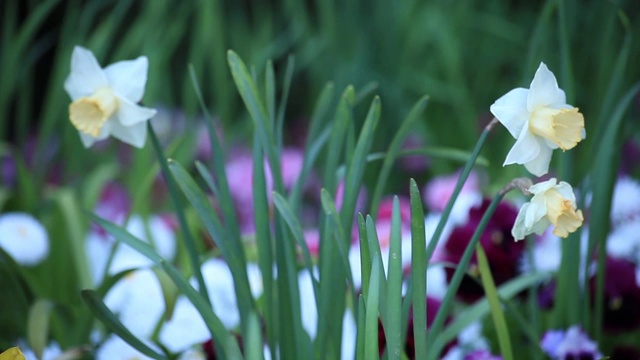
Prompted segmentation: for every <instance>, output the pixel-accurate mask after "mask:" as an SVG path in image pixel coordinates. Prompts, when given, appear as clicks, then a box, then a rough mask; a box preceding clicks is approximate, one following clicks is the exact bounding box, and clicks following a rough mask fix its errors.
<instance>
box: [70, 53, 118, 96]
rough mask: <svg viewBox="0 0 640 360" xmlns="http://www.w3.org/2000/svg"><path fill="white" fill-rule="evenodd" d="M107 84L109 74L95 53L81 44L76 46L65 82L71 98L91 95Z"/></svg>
mask: <svg viewBox="0 0 640 360" xmlns="http://www.w3.org/2000/svg"><path fill="white" fill-rule="evenodd" d="M107 85H108V82H107V76H106V75H105V73H104V71H103V70H102V68H101V67H100V64H98V60H96V57H95V56H93V53H92V52H91V51H89V50H87V49H85V48H83V47H80V46H76V47H74V48H73V53H72V54H71V73H70V74H69V76H68V77H67V79H66V81H65V82H64V89H65V90H66V91H67V93H69V96H71V99H73V100H76V99H78V98H81V97H83V96H89V95H91V94H93V93H94V92H95V91H96V90H97V89H99V88H101V87H103V86H107Z"/></svg>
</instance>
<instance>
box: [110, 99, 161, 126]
mask: <svg viewBox="0 0 640 360" xmlns="http://www.w3.org/2000/svg"><path fill="white" fill-rule="evenodd" d="M156 112H157V111H156V109H152V108H147V107H144V106H140V105H138V104H136V103H134V102H132V101H131V100H129V99H126V98H123V97H121V96H118V111H117V113H116V115H117V117H118V121H119V122H120V123H121V124H122V125H124V126H131V125H134V124H138V123H140V122H143V121H147V120H149V119H151V118H152V117H153V116H154V115H155V114H156Z"/></svg>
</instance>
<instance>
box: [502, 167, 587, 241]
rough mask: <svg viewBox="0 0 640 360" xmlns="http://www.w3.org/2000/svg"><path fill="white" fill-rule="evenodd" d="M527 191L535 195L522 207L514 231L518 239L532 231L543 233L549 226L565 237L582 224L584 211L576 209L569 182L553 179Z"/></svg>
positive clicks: (515, 237) (514, 235)
mask: <svg viewBox="0 0 640 360" xmlns="http://www.w3.org/2000/svg"><path fill="white" fill-rule="evenodd" d="M528 192H529V193H531V194H533V198H531V201H529V202H528V203H525V204H524V205H523V206H522V208H520V212H518V216H517V217H516V221H515V223H514V225H513V229H512V230H511V234H512V235H513V237H514V239H516V241H517V240H522V239H524V237H525V236H527V235H529V234H532V233H536V234H538V235H540V234H542V233H543V232H544V231H545V230H546V229H547V228H548V227H549V226H550V225H553V226H554V228H553V234H554V235H556V236H559V237H562V238H565V237H567V236H569V234H570V233H572V232H574V231H576V230H577V229H578V228H579V227H580V226H581V225H582V222H583V221H584V218H583V216H582V211H580V210H577V209H576V197H575V195H574V194H573V189H572V188H571V185H569V184H568V183H566V182H564V181H561V182H560V183H558V182H557V180H556V179H555V178H552V179H550V180H547V181H543V182H540V183H537V184H535V185H532V186H531V187H530V188H529V189H528Z"/></svg>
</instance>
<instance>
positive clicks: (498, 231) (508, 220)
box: [443, 199, 525, 302]
mask: <svg viewBox="0 0 640 360" xmlns="http://www.w3.org/2000/svg"><path fill="white" fill-rule="evenodd" d="M489 204H490V200H489V199H484V200H483V202H482V204H480V205H479V206H476V207H474V208H471V209H470V210H469V220H468V221H467V223H466V224H465V225H463V226H459V227H457V228H455V229H454V230H453V231H452V232H451V235H449V238H448V239H447V242H446V243H445V245H444V251H443V253H444V254H443V256H444V261H447V262H452V263H454V264H458V263H459V262H460V260H461V258H462V255H463V254H464V251H465V249H466V248H467V245H468V244H469V241H471V237H472V236H473V233H474V232H475V231H476V228H477V227H478V225H479V224H480V220H481V219H482V216H483V215H484V213H485V212H486V210H487V208H488V207H489ZM517 215H518V211H517V210H516V208H514V207H513V206H512V205H510V204H508V203H506V202H502V203H500V204H499V205H498V207H497V208H496V211H495V213H494V214H493V216H492V217H491V220H489V223H488V224H487V226H486V228H485V230H484V232H483V233H482V236H481V237H480V242H479V243H480V244H481V245H482V248H483V249H484V251H485V253H486V255H487V259H488V260H489V267H490V269H491V273H492V275H493V278H494V281H495V283H496V285H500V284H503V283H504V282H506V281H508V280H510V279H512V278H514V277H515V276H516V275H517V274H518V268H519V264H520V259H521V257H522V254H523V253H524V250H525V243H524V241H518V242H516V241H515V240H514V239H513V236H512V235H511V229H512V228H513V224H514V222H515V220H516V217H517ZM445 270H446V273H447V280H448V281H451V278H452V277H453V273H454V272H455V269H452V268H450V267H447V268H446V269H445ZM478 276H479V272H478V265H477V260H476V257H475V254H474V256H473V258H472V259H471V262H470V263H469V268H468V270H467V274H466V275H465V277H464V279H463V280H462V283H461V284H460V288H459V289H458V294H457V295H458V297H459V298H460V299H461V300H463V301H465V302H474V301H476V300H478V299H480V298H481V297H482V296H483V295H484V290H483V289H482V285H481V284H480V282H479V278H478Z"/></svg>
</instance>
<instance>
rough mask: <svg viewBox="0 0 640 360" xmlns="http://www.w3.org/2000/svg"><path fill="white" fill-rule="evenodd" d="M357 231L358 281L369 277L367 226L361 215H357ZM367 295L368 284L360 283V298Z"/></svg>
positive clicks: (369, 260)
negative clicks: (358, 246)
mask: <svg viewBox="0 0 640 360" xmlns="http://www.w3.org/2000/svg"><path fill="white" fill-rule="evenodd" d="M358 230H359V234H360V279H369V278H370V277H371V266H372V260H371V252H370V251H369V240H367V225H366V223H365V220H364V217H363V216H362V214H358ZM368 295H369V282H368V281H362V296H363V297H364V298H365V299H366V298H367V296H368Z"/></svg>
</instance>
